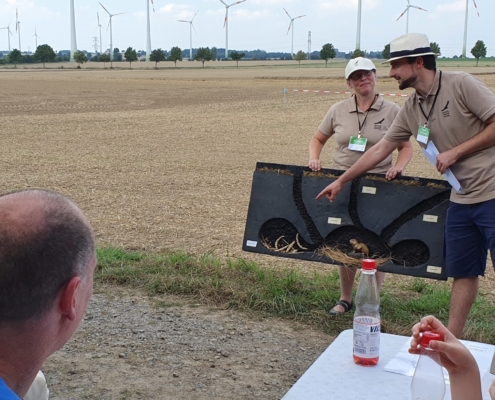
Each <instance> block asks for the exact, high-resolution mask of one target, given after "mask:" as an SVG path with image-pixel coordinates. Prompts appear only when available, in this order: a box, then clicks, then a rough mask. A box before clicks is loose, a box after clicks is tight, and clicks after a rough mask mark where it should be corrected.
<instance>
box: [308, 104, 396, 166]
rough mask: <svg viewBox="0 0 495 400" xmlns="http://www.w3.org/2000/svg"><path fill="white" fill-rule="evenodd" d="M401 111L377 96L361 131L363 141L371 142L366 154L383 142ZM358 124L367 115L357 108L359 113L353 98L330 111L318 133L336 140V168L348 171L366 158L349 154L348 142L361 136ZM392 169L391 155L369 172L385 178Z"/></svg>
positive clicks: (361, 153) (334, 158)
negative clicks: (361, 159)
mask: <svg viewBox="0 0 495 400" xmlns="http://www.w3.org/2000/svg"><path fill="white" fill-rule="evenodd" d="M399 110H400V107H399V106H398V105H397V104H395V103H392V102H390V101H388V100H384V99H383V97H382V96H378V98H377V100H376V101H375V103H374V104H373V105H372V106H371V108H370V111H369V114H368V118H367V119H366V123H365V124H364V127H363V128H362V130H361V137H365V138H367V139H368V142H367V143H366V149H365V151H368V150H369V149H370V148H371V147H372V146H374V145H375V144H376V143H378V142H379V141H380V139H382V138H383V136H384V135H385V133H386V132H387V129H388V128H389V127H390V126H391V125H392V121H393V120H394V118H395V116H396V115H397V114H398V112H399ZM357 115H359V121H360V123H361V124H362V123H363V121H364V118H365V116H366V113H365V112H364V111H363V110H361V109H359V108H358V112H357V113H356V102H355V100H354V96H352V97H350V98H349V99H347V100H344V101H341V102H340V103H337V104H334V105H333V106H332V107H331V108H330V110H328V112H327V114H326V115H325V118H323V121H322V122H321V124H320V126H319V127H318V130H319V131H320V132H321V133H323V134H324V135H328V136H334V138H335V143H336V148H335V152H334V155H333V168H335V169H344V170H346V169H349V168H350V167H351V166H352V165H353V164H354V163H355V162H356V161H357V160H359V158H360V157H361V156H362V155H363V154H364V153H363V152H360V151H355V150H349V148H348V146H349V139H350V137H351V136H357V135H358V133H359V123H358V117H357ZM391 166H392V155H390V156H388V157H387V158H386V159H385V160H383V161H382V162H381V163H380V164H378V165H377V166H375V168H373V169H372V170H370V172H375V173H378V174H384V173H386V172H387V170H388V169H389V168H390V167H391Z"/></svg>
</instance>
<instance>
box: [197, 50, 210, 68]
mask: <svg viewBox="0 0 495 400" xmlns="http://www.w3.org/2000/svg"><path fill="white" fill-rule="evenodd" d="M194 59H195V60H196V61H201V62H202V63H203V68H204V67H205V61H211V51H210V49H209V48H208V47H200V48H199V49H198V52H197V53H196V55H195V56H194Z"/></svg>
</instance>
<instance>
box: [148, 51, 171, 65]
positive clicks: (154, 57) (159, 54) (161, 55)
mask: <svg viewBox="0 0 495 400" xmlns="http://www.w3.org/2000/svg"><path fill="white" fill-rule="evenodd" d="M166 59H167V56H166V54H165V52H164V51H163V50H162V49H155V50H153V51H152V52H151V54H150V61H154V62H155V69H157V68H158V63H159V62H160V61H165V60H166Z"/></svg>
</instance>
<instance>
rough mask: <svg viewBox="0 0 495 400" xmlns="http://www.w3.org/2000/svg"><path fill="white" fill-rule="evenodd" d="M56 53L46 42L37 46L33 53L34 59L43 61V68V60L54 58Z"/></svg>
mask: <svg viewBox="0 0 495 400" xmlns="http://www.w3.org/2000/svg"><path fill="white" fill-rule="evenodd" d="M55 57H56V54H55V52H54V51H53V49H52V48H51V46H49V45H47V44H42V45H40V46H38V48H37V49H36V52H35V53H34V59H35V60H36V61H39V62H41V63H43V68H45V62H48V61H53V60H55Z"/></svg>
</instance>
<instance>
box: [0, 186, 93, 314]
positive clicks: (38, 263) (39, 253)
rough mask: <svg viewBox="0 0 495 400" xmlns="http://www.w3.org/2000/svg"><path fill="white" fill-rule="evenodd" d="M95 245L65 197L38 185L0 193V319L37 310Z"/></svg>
mask: <svg viewBox="0 0 495 400" xmlns="http://www.w3.org/2000/svg"><path fill="white" fill-rule="evenodd" d="M94 251H95V242H94V237H93V232H92V229H91V227H90V225H89V223H88V221H87V220H86V218H85V217H84V215H83V213H82V212H81V210H80V209H79V208H78V207H77V206H76V205H75V204H74V203H73V202H72V201H71V200H69V199H68V198H66V197H64V196H62V195H60V194H57V193H54V192H49V191H44V190H26V191H20V192H15V193H9V194H6V195H3V196H0V324H1V323H2V322H8V321H25V320H29V319H31V318H34V317H41V316H43V315H44V314H45V313H46V312H47V311H48V310H49V309H50V308H51V307H52V306H53V303H54V301H55V299H56V297H57V295H58V293H59V291H60V290H61V289H62V288H63V287H64V286H65V285H66V284H67V282H68V281H69V280H70V279H71V278H72V277H74V276H81V277H84V276H85V274H86V270H87V266H88V265H89V263H90V260H91V258H92V256H93V254H94Z"/></svg>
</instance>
